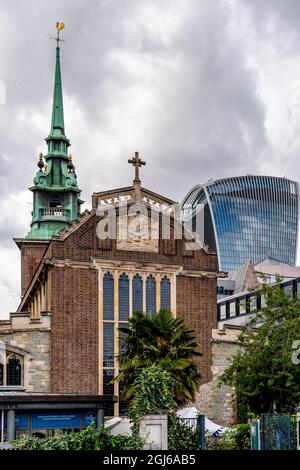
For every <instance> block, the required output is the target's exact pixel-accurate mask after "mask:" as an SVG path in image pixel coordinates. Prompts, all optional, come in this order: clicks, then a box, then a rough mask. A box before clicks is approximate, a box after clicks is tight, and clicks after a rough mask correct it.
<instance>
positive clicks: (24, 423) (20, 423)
mask: <svg viewBox="0 0 300 470" xmlns="http://www.w3.org/2000/svg"><path fill="white" fill-rule="evenodd" d="M6 423H7V419H6V414H5V417H4V429H7V424H6ZM15 424H16V430H18V429H28V427H29V416H28V413H16V415H15ZM1 426H2V420H1V414H0V429H1Z"/></svg>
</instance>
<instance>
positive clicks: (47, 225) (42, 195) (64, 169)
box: [26, 36, 83, 240]
mask: <svg viewBox="0 0 300 470" xmlns="http://www.w3.org/2000/svg"><path fill="white" fill-rule="evenodd" d="M59 41H60V39H59V36H58V39H57V47H56V65H55V79H54V92H53V105H52V120H51V130H50V134H49V135H48V137H47V138H46V142H47V146H48V152H47V155H46V156H45V157H43V155H42V154H40V155H39V160H38V163H37V165H38V171H37V173H36V175H35V177H34V180H33V183H34V185H33V186H32V187H31V188H30V190H31V191H32V192H33V211H32V221H31V228H30V231H29V233H28V235H27V236H26V238H28V239H33V240H50V239H51V238H52V236H54V235H58V233H59V231H60V230H61V229H62V228H67V227H68V226H69V224H70V222H72V221H73V220H76V219H78V217H79V215H80V204H82V202H83V201H81V199H80V197H79V196H80V192H81V191H80V190H79V189H78V186H77V177H76V173H75V166H74V164H73V162H72V156H71V155H68V147H69V146H70V141H69V139H68V138H67V137H66V135H65V123H64V109H63V94H62V81H61V71H60V47H59Z"/></svg>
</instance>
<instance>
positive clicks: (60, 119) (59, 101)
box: [51, 47, 65, 135]
mask: <svg viewBox="0 0 300 470" xmlns="http://www.w3.org/2000/svg"><path fill="white" fill-rule="evenodd" d="M59 54H60V48H59V47H57V48H56V64H55V78H54V91H53V105H52V121H51V133H53V132H54V130H55V129H61V133H62V134H63V135H64V134H65V123H64V104H63V95H62V83H61V72H60V56H59Z"/></svg>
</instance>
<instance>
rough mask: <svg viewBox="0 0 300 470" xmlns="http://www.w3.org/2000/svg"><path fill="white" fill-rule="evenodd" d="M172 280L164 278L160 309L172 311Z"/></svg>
mask: <svg viewBox="0 0 300 470" xmlns="http://www.w3.org/2000/svg"><path fill="white" fill-rule="evenodd" d="M170 287H171V286H170V280H169V278H168V277H167V276H164V277H163V278H162V279H161V281H160V308H163V309H166V310H171V288H170Z"/></svg>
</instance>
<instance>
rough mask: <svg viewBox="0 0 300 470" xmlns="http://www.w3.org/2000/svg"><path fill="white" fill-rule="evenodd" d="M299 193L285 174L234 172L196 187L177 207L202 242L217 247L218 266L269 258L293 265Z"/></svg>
mask: <svg viewBox="0 0 300 470" xmlns="http://www.w3.org/2000/svg"><path fill="white" fill-rule="evenodd" d="M298 194H299V186H298V183H296V182H295V181H291V180H288V179H286V178H275V177H272V176H252V175H247V176H238V177H232V178H226V179H221V180H216V181H209V182H208V183H205V184H202V185H197V186H195V187H194V188H192V189H191V190H190V191H189V193H188V194H187V195H186V196H185V198H184V199H183V201H182V204H181V208H182V211H183V216H184V218H185V219H190V218H191V217H192V220H193V224H194V229H195V228H196V230H197V232H198V234H199V236H200V238H201V239H202V241H204V242H205V243H207V244H208V245H209V246H211V247H212V248H213V249H215V250H216V251H217V254H218V259H219V269H221V270H223V271H232V270H234V269H236V268H238V267H239V266H241V265H242V264H244V263H245V262H246V261H247V260H248V259H249V258H251V259H252V261H253V262H254V264H256V263H259V262H260V261H262V260H263V259H266V258H268V257H272V258H274V259H277V260H278V261H282V262H284V263H288V264H291V265H294V264H295V262H296V252H297V235H298ZM196 216H197V225H196V223H195V221H196Z"/></svg>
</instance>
